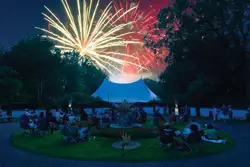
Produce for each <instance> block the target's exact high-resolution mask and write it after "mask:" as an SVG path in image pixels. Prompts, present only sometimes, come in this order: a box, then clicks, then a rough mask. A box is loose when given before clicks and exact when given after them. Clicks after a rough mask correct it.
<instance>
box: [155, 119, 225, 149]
mask: <svg viewBox="0 0 250 167" xmlns="http://www.w3.org/2000/svg"><path fill="white" fill-rule="evenodd" d="M175 137H180V138H181V139H182V142H180V141H179V140H175ZM200 141H204V142H211V143H219V144H226V143H228V141H227V140H225V139H221V137H220V136H219V135H218V133H217V131H216V130H215V129H214V127H213V125H212V124H209V125H206V126H205V127H202V126H201V124H200V123H198V122H197V121H196V120H195V119H192V121H191V122H190V123H189V124H188V125H187V127H185V128H184V130H183V131H179V130H177V129H175V128H172V126H171V125H170V124H169V122H167V123H165V125H164V126H163V127H159V142H160V144H161V146H164V148H168V147H176V148H177V149H178V150H180V151H185V150H190V149H191V148H190V147H189V145H190V144H195V143H199V142H200Z"/></svg>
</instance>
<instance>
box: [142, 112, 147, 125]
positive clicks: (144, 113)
mask: <svg viewBox="0 0 250 167" xmlns="http://www.w3.org/2000/svg"><path fill="white" fill-rule="evenodd" d="M146 122H147V113H146V112H145V111H144V110H142V111H141V115H140V123H146Z"/></svg>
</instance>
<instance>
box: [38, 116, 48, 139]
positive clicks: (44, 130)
mask: <svg viewBox="0 0 250 167" xmlns="http://www.w3.org/2000/svg"><path fill="white" fill-rule="evenodd" d="M37 129H38V130H39V134H40V136H48V130H49V124H48V122H47V120H46V119H42V120H41V121H40V123H39V125H38V127H37Z"/></svg>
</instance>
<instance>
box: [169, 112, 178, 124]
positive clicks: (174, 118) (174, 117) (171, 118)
mask: <svg viewBox="0 0 250 167" xmlns="http://www.w3.org/2000/svg"><path fill="white" fill-rule="evenodd" d="M169 121H170V122H172V121H176V115H175V113H174V112H173V113H172V114H170V115H169Z"/></svg>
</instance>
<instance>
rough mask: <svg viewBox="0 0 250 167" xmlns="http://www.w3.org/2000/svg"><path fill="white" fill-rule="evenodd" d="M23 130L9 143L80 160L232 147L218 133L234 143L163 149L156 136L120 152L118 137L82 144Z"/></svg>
mask: <svg viewBox="0 0 250 167" xmlns="http://www.w3.org/2000/svg"><path fill="white" fill-rule="evenodd" d="M22 133H23V132H22V131H21V130H20V131H17V132H15V133H14V134H13V135H12V138H11V141H12V144H13V145H14V146H16V147H18V148H21V149H24V150H28V151H31V152H34V153H39V154H44V155H47V156H52V157H60V158H73V159H83V160H101V161H155V160H169V159H185V158H192V157H199V156H204V155H210V154H216V153H219V152H223V151H226V150H230V149H232V148H233V145H234V142H233V141H232V139H231V138H230V137H229V136H228V135H226V134H223V133H221V134H220V136H222V137H223V138H226V139H228V140H229V141H231V142H232V143H233V144H225V145H223V144H212V143H204V142H202V143H200V146H199V148H200V149H199V152H198V153H191V152H180V151H176V150H174V149H171V150H167V151H162V150H159V149H158V143H157V138H147V139H136V140H137V141H139V142H140V143H141V147H139V148H137V149H135V150H130V151H126V152H125V156H124V157H122V156H121V150H119V149H114V148H112V146H111V145H112V143H113V142H115V141H118V138H117V139H116V138H104V137H96V138H95V139H94V140H93V139H91V140H89V141H88V142H86V143H83V144H67V143H65V142H64V141H63V140H62V136H61V135H60V132H56V133H54V134H53V135H49V136H45V137H35V136H23V135H22Z"/></svg>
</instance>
